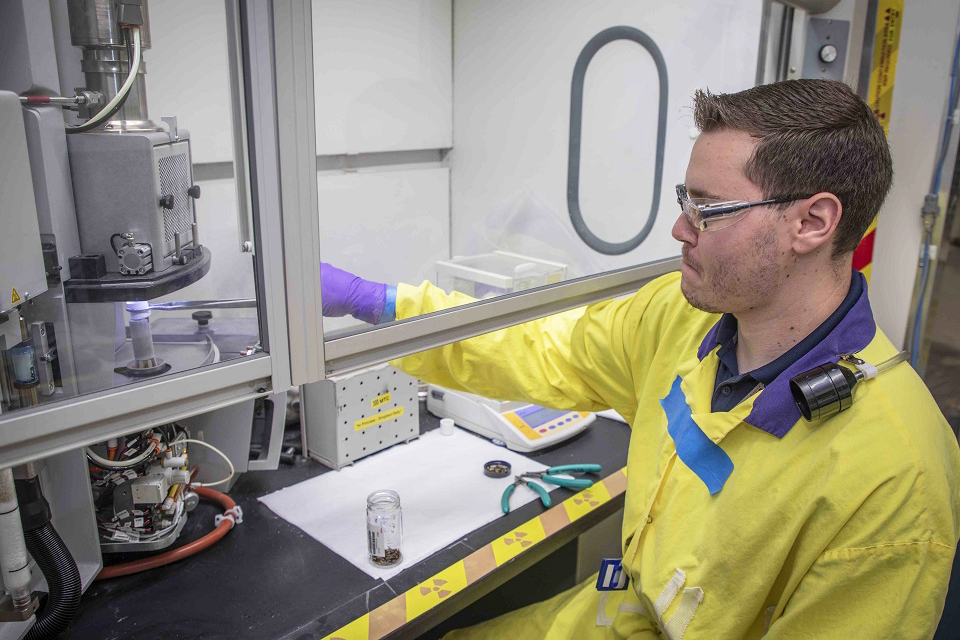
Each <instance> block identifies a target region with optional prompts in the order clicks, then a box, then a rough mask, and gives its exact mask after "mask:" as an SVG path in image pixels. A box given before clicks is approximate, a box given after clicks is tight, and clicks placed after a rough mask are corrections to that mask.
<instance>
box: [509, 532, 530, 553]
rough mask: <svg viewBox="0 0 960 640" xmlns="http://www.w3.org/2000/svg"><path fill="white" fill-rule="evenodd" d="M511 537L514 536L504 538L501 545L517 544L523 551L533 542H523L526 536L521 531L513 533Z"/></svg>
mask: <svg viewBox="0 0 960 640" xmlns="http://www.w3.org/2000/svg"><path fill="white" fill-rule="evenodd" d="M513 535H514V536H515V537H514V538H504V539H503V544H505V545H508V546H509V545H511V544H513V543H514V542H518V543H520V546H521V547H523V548H524V549H525V548H527V547H529V546H530V545H532V544H533V542H532V541H530V540H524V538H526V537H527V534H526V533H524V532H523V531H514V532H513Z"/></svg>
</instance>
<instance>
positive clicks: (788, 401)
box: [697, 272, 877, 438]
mask: <svg viewBox="0 0 960 640" xmlns="http://www.w3.org/2000/svg"><path fill="white" fill-rule="evenodd" d="M851 280H852V282H851V288H852V289H859V290H860V295H859V296H858V297H857V299H856V301H855V302H854V303H853V306H852V307H850V309H849V310H848V311H847V312H846V314H844V315H843V317H842V318H841V319H840V321H839V322H837V323H836V325H835V326H833V328H832V329H831V330H830V331H829V332H828V333H826V334H825V335H823V336H822V338H821V339H820V340H816V338H817V337H820V336H817V333H818V331H814V332H813V334H811V336H808V337H807V338H805V339H804V340H802V341H801V342H800V343H798V344H797V345H796V346H795V347H794V348H793V349H791V350H790V351H788V352H787V353H785V354H784V355H783V356H781V358H778V359H777V360H774V361H773V362H771V363H770V364H768V365H764V366H763V367H760V368H759V369H756V370H754V371H753V372H751V375H752V376H753V377H754V378H755V379H757V380H758V381H760V382H762V383H763V384H764V385H765V386H764V388H763V390H762V391H761V392H760V395H759V396H757V398H756V399H755V400H754V403H753V410H752V411H751V412H750V414H749V415H748V416H747V417H746V419H745V420H744V422H746V423H748V424H750V425H752V426H754V427H756V428H758V429H762V430H763V431H766V432H767V433H770V434H771V435H774V436H776V437H778V438H782V437H783V436H785V435H786V434H787V432H789V431H790V428H791V427H793V425H794V424H796V423H797V421H798V420H799V419H800V417H801V415H800V410H799V409H798V408H797V405H796V403H794V401H793V397H792V396H791V394H790V379H791V378H793V377H794V376H796V375H798V374H800V373H803V372H805V371H809V370H810V369H813V368H814V367H816V366H819V365H822V364H824V363H826V362H837V361H838V360H839V359H840V356H841V355H844V354H848V353H857V352H859V351H862V350H863V349H865V348H866V347H867V345H868V344H870V342H871V341H872V340H873V338H874V336H875V335H876V332H877V324H876V321H875V320H874V318H873V310H872V309H871V308H870V301H869V299H868V298H867V286H866V278H864V276H863V274H862V273H859V272H854V274H853V276H852V279H851ZM857 285H859V286H857ZM844 306H846V305H841V309H842V307H844ZM838 311H839V310H838ZM736 322H737V321H736V318H735V317H733V316H728V315H724V316H721V318H720V320H718V321H717V323H716V324H714V325H713V327H712V328H711V329H710V331H708V332H707V335H706V336H705V337H704V339H703V342H702V343H701V344H700V348H699V349H698V350H697V357H698V358H699V359H700V360H703V359H704V358H705V357H706V356H707V355H708V354H709V353H710V352H712V351H713V350H714V349H716V348H717V347H722V345H723V344H725V343H728V342H729V341H730V339H731V338H732V337H733V336H734V335H736V326H737V325H736ZM829 324H831V323H830V320H828V321H827V322H825V323H824V325H827V326H829ZM811 338H813V340H810V339H811ZM808 340H810V341H811V342H815V344H812V345H811V344H805V343H807V341H808ZM803 351H805V353H803ZM791 360H792V362H791V363H790V364H788V365H786V366H784V363H785V361H791ZM770 376H774V377H773V378H772V379H770Z"/></svg>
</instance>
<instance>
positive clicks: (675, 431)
mask: <svg viewBox="0 0 960 640" xmlns="http://www.w3.org/2000/svg"><path fill="white" fill-rule="evenodd" d="M660 406H662V407H663V411H664V413H666V414H667V431H668V432H669V433H670V437H671V438H673V442H674V444H675V446H676V447H677V457H679V458H680V460H682V461H683V463H684V464H685V465H687V467H689V468H690V470H691V471H693V472H694V473H695V474H697V477H698V478H700V479H701V480H703V483H704V484H705V485H707V489H709V490H710V495H713V494H715V493H717V492H718V491H720V489H722V488H723V485H724V483H725V482H726V481H727V478H729V477H730V474H731V473H733V461H732V460H731V459H730V456H728V455H727V454H726V452H725V451H724V450H723V449H721V448H720V445H718V444H717V443H715V442H714V441H713V440H711V439H710V438H708V437H707V434H705V433H704V432H703V431H702V430H701V429H700V426H699V425H698V424H697V423H696V422H694V421H693V417H692V416H691V415H690V407H689V406H688V405H687V399H686V397H685V396H684V395H683V389H681V388H680V376H677V379H676V380H674V381H673V387H672V388H671V389H670V393H669V394H667V397H666V398H664V399H663V400H661V401H660Z"/></svg>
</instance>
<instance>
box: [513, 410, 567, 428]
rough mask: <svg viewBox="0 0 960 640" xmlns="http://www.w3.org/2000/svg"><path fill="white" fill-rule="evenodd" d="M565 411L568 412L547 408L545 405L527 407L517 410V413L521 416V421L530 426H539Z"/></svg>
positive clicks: (563, 413)
mask: <svg viewBox="0 0 960 640" xmlns="http://www.w3.org/2000/svg"><path fill="white" fill-rule="evenodd" d="M567 413H569V412H567V411H560V410H559V409H547V408H545V407H527V408H526V409H520V410H519V411H517V415H518V416H520V417H521V418H523V421H524V422H526V423H527V424H528V425H530V426H531V427H539V426H540V425H542V424H543V423H545V422H550V421H551V420H553V419H554V418H559V417H560V416H562V415H565V414H567Z"/></svg>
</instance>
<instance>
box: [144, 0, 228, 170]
mask: <svg viewBox="0 0 960 640" xmlns="http://www.w3.org/2000/svg"><path fill="white" fill-rule="evenodd" d="M226 20H227V18H226V12H225V9H224V3H223V2H222V1H218V0H204V1H203V2H195V1H192V0H160V2H152V3H150V35H151V40H152V45H151V48H150V49H147V50H146V51H144V54H143V59H144V62H145V63H146V65H147V106H148V111H149V114H150V117H151V119H153V120H154V122H160V117H161V116H177V124H178V125H179V126H181V127H184V128H185V129H187V130H189V131H190V138H191V141H192V142H191V150H192V153H193V162H194V164H197V163H205V162H232V161H233V137H232V136H233V134H232V133H231V132H232V131H233V130H232V128H231V127H232V125H231V118H230V74H229V71H228V62H227V22H226Z"/></svg>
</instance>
